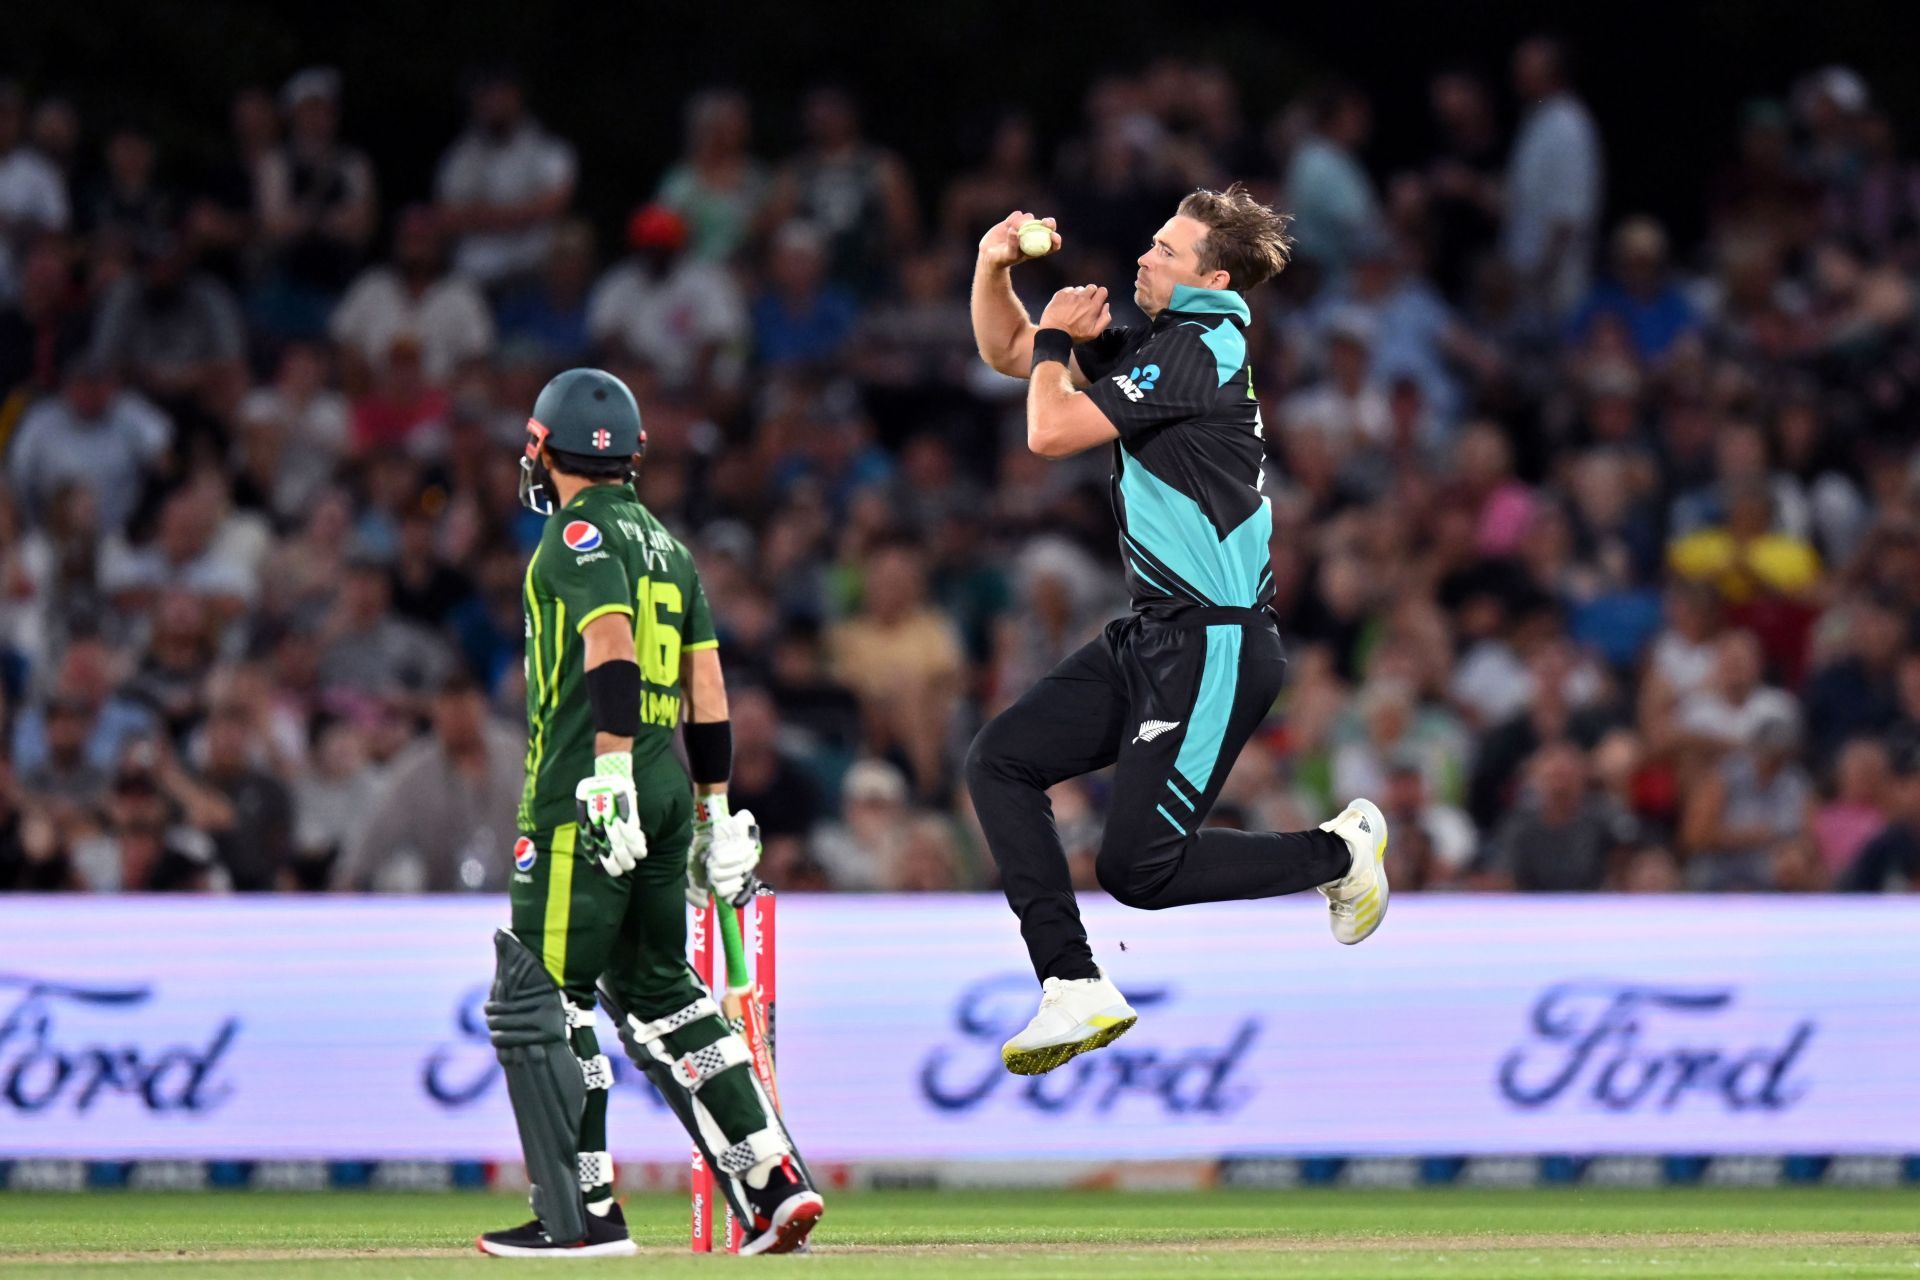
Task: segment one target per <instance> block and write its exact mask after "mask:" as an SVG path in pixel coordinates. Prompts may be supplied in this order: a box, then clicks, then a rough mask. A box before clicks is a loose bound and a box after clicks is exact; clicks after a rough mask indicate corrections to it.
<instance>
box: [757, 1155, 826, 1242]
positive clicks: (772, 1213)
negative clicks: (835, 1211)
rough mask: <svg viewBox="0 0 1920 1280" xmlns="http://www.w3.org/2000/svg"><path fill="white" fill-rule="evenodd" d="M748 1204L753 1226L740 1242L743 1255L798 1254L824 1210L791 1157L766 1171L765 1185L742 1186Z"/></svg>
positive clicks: (824, 1207) (822, 1204) (803, 1173)
mask: <svg viewBox="0 0 1920 1280" xmlns="http://www.w3.org/2000/svg"><path fill="white" fill-rule="evenodd" d="M745 1194H746V1198H747V1205H748V1207H749V1208H751V1209H752V1210H753V1226H752V1228H751V1229H750V1230H749V1231H748V1232H747V1238H746V1239H745V1240H743V1241H741V1242H740V1252H741V1253H743V1254H748V1255H752V1254H760V1253H799V1252H801V1251H803V1250H805V1249H806V1247H807V1237H808V1236H809V1235H811V1234H813V1229H814V1227H815V1226H817V1225H818V1224H819V1222H820V1218H821V1216H822V1215H823V1214H825V1213H826V1211H827V1205H826V1202H825V1201H824V1200H822V1199H821V1198H820V1193H819V1192H818V1191H815V1190H814V1189H813V1186H812V1184H811V1183H809V1182H808V1181H807V1176H806V1174H805V1172H804V1171H802V1170H801V1168H800V1166H799V1164H798V1163H797V1162H796V1161H794V1159H793V1158H792V1157H790V1156H789V1157H787V1158H786V1159H783V1160H782V1161H780V1163H779V1164H778V1165H776V1166H775V1167H774V1168H773V1169H772V1170H770V1171H769V1172H768V1174H767V1182H766V1185H765V1186H764V1187H754V1186H753V1185H752V1184H751V1183H748V1184H747V1186H746V1187H745Z"/></svg>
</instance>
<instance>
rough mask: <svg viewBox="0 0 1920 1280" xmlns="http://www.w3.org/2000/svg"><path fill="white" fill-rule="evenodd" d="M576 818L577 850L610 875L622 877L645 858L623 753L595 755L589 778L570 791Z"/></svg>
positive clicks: (644, 843) (643, 835) (629, 766)
mask: <svg viewBox="0 0 1920 1280" xmlns="http://www.w3.org/2000/svg"><path fill="white" fill-rule="evenodd" d="M573 799H574V806H575V808H576V809H577V810H578V812H579V816H580V847H581V849H582V850H583V851H584V852H585V853H586V854H587V855H588V856H589V857H594V858H598V859H599V860H600V865H601V866H602V867H605V868H606V871H607V874H608V875H610V876H623V875H625V874H626V873H627V872H629V871H631V870H633V868H634V866H635V865H636V864H638V863H639V861H640V859H642V858H644V857H646V856H647V837H646V833H645V832H643V831H641V830H640V806H639V802H638V801H636V800H635V799H634V794H633V757H632V756H631V755H630V754H628V753H627V752H624V751H609V752H608V753H606V754H605V755H602V756H595V757H594V760H593V776H592V777H591V778H582V779H580V785H579V786H577V787H575V788H574V789H573Z"/></svg>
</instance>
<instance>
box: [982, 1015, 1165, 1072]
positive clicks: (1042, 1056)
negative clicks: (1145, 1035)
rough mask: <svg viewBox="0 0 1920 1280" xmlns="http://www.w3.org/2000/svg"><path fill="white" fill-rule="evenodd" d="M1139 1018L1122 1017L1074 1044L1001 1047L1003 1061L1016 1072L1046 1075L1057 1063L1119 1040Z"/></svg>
mask: <svg viewBox="0 0 1920 1280" xmlns="http://www.w3.org/2000/svg"><path fill="white" fill-rule="evenodd" d="M1138 1021H1140V1019H1138V1018H1122V1019H1121V1020H1120V1021H1118V1022H1116V1023H1114V1024H1113V1025H1112V1026H1110V1027H1102V1028H1100V1030H1098V1031H1096V1032H1094V1033H1093V1034H1092V1035H1090V1036H1088V1037H1087V1038H1086V1039H1085V1040H1076V1041H1074V1042H1073V1043H1072V1044H1054V1045H1048V1046H1047V1047H1046V1048H1044V1049H1015V1050H1012V1051H1008V1050H1005V1049H1002V1050H1001V1051H1000V1061H1002V1062H1004V1063H1006V1065H1007V1070H1008V1071H1011V1072H1012V1073H1013V1074H1014V1075H1017V1076H1043V1075H1045V1074H1047V1072H1049V1071H1052V1070H1053V1069H1054V1068H1055V1067H1063V1066H1065V1065H1066V1064H1067V1063H1068V1062H1071V1061H1072V1060H1073V1059H1075V1058H1077V1057H1079V1056H1080V1055H1081V1054H1083V1053H1091V1052H1092V1051H1093V1050H1095V1049H1104V1048H1106V1047H1107V1046H1108V1045H1110V1044H1112V1043H1113V1042H1114V1041H1115V1040H1118V1039H1119V1038H1120V1037H1121V1036H1123V1035H1125V1034H1127V1032H1128V1031H1129V1030H1130V1029H1131V1028H1132V1027H1133V1024H1134V1023H1136V1022H1138Z"/></svg>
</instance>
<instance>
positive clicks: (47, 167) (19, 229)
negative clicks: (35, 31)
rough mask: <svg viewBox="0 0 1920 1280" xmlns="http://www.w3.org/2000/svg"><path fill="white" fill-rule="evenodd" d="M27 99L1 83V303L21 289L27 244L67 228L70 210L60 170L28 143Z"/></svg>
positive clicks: (15, 86)
mask: <svg viewBox="0 0 1920 1280" xmlns="http://www.w3.org/2000/svg"><path fill="white" fill-rule="evenodd" d="M26 113H27V96H26V94H25V93H24V92H23V91H22V90H21V88H20V86H19V85H18V84H17V83H15V82H14V81H12V80H0V302H7V301H11V300H12V299H13V297H14V293H15V290H16V286H17V283H18V282H17V269H16V266H15V264H16V263H18V262H19V261H20V259H21V257H22V256H23V253H24V250H25V249H26V247H27V245H28V243H29V241H31V240H32V239H33V238H34V237H35V236H37V235H40V234H43V233H45V232H49V231H64V230H66V228H67V219H68V215H69V206H68V203H67V189H66V184H65V183H64V182H63V181H62V180H61V177H60V171H59V170H58V169H56V168H54V166H53V164H52V162H50V161H49V160H48V159H47V158H46V157H45V156H43V155H41V154H40V153H39V152H38V151H36V150H35V149H34V148H32V147H30V146H28V145H26V140H25V136H24V135H25V132H26Z"/></svg>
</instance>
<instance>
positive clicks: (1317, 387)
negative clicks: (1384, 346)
mask: <svg viewBox="0 0 1920 1280" xmlns="http://www.w3.org/2000/svg"><path fill="white" fill-rule="evenodd" d="M1375 336H1376V332H1375V328H1374V325H1373V323H1372V321H1371V320H1369V319H1368V318H1367V317H1366V316H1364V315H1362V314H1359V313H1357V312H1352V311H1342V312H1340V313H1338V314H1336V315H1334V316H1333V317H1332V318H1331V319H1330V320H1329V321H1328V323H1327V367H1326V376H1325V377H1324V378H1323V379H1322V380H1321V381H1319V382H1316V383H1312V384H1309V385H1308V386H1306V387H1303V388H1302V389H1300V390H1299V391H1296V392H1294V393H1293V394H1292V395H1290V396H1288V397H1287V399H1286V400H1285V402H1284V403H1282V405H1281V406H1280V422H1281V425H1282V427H1283V428H1284V429H1285V432H1286V443H1287V449H1288V451H1289V454H1290V455H1291V454H1293V453H1295V452H1296V451H1299V450H1308V449H1312V450H1325V451H1326V452H1327V454H1328V455H1329V457H1330V459H1331V461H1332V462H1333V463H1334V464H1335V465H1336V466H1337V465H1338V463H1339V462H1340V461H1342V460H1343V459H1345V458H1346V457H1347V456H1348V455H1349V454H1351V453H1353V452H1354V451H1355V450H1359V449H1370V448H1376V447H1378V446H1380V445H1383V444H1385V443H1386V441H1387V439H1388V437H1389V435H1390V434H1391V431H1392V414H1391V410H1390V409H1389V408H1388V406H1387V397H1386V393H1385V392H1383V391H1382V390H1381V389H1380V388H1379V387H1378V386H1377V385H1376V384H1375V383H1374V381H1373V378H1372V366H1371V360H1372V355H1373V341H1374V338H1375Z"/></svg>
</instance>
